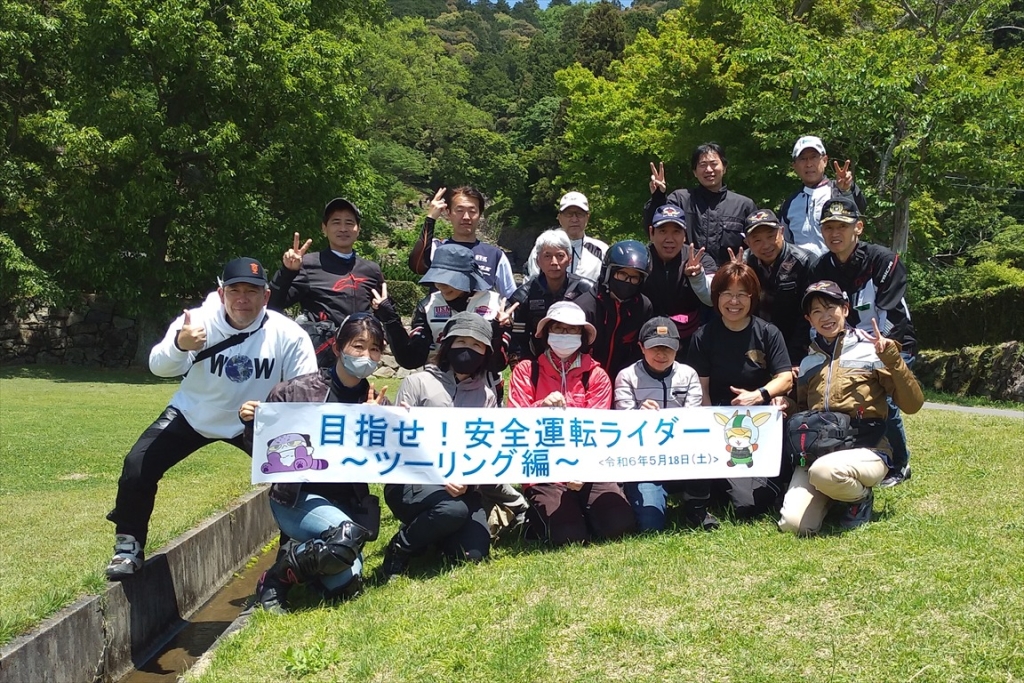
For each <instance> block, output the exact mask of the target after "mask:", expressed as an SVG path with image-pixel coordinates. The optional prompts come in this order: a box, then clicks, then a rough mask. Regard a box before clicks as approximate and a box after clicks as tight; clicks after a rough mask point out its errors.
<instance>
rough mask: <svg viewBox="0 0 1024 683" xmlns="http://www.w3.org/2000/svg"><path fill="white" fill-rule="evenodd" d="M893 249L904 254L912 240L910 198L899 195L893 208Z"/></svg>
mask: <svg viewBox="0 0 1024 683" xmlns="http://www.w3.org/2000/svg"><path fill="white" fill-rule="evenodd" d="M892 218H893V221H892V222H893V230H892V250H893V251H895V252H896V253H897V254H901V255H902V254H904V253H905V252H906V251H907V245H908V243H909V241H910V198H909V197H905V196H902V195H901V196H899V197H898V198H897V199H896V208H895V209H894V210H893V215H892Z"/></svg>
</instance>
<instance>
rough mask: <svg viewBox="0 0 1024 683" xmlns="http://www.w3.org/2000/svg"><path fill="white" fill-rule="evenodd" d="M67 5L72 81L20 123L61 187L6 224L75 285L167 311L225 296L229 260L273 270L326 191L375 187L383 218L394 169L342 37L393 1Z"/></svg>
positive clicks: (310, 223)
mask: <svg viewBox="0 0 1024 683" xmlns="http://www.w3.org/2000/svg"><path fill="white" fill-rule="evenodd" d="M62 9H63V10H64V12H66V13H67V16H68V17H69V19H68V23H69V24H71V23H72V22H73V24H74V26H73V30H70V31H69V33H68V34H67V35H66V36H65V39H66V40H67V43H66V44H67V53H66V58H65V59H64V61H63V63H62V64H61V65H60V66H61V74H62V75H63V76H64V77H65V78H66V83H65V85H64V87H63V88H62V89H61V92H60V93H59V94H60V98H59V99H57V98H54V100H53V101H52V103H50V105H49V106H48V107H42V108H39V110H37V111H36V112H34V113H32V114H31V115H28V116H24V117H22V118H21V119H20V121H19V126H18V128H17V130H16V132H15V138H16V140H17V141H18V144H20V145H23V146H34V148H35V150H36V156H37V160H36V161H35V163H36V164H38V166H39V167H41V168H44V169H45V171H44V174H45V176H46V182H45V183H38V184H37V185H36V186H35V187H26V188H24V190H23V191H22V194H21V196H20V197H19V198H18V200H19V204H18V205H15V206H12V207H11V208H10V210H8V211H7V212H6V213H7V215H5V230H6V229H7V225H11V229H10V232H9V234H10V236H11V237H12V238H13V239H14V241H15V243H17V244H18V245H19V246H20V247H21V249H22V250H23V252H24V255H25V257H26V258H27V259H28V260H29V261H31V262H32V263H34V264H36V265H39V266H43V265H44V264H45V266H44V267H45V268H46V270H47V271H48V272H49V273H51V275H52V276H53V277H54V279H55V280H57V281H59V282H60V283H61V287H62V288H63V289H65V290H79V291H99V292H103V293H105V294H108V295H111V296H112V297H114V298H115V299H117V300H120V301H123V302H125V303H127V304H129V305H130V306H131V307H133V308H135V309H136V310H152V309H154V308H159V307H160V305H161V304H162V302H163V301H164V298H165V297H166V296H178V295H183V294H198V293H201V292H203V291H208V290H209V289H210V288H212V287H213V285H214V284H215V280H214V276H215V274H216V273H217V272H218V269H219V267H220V265H222V264H223V262H224V261H225V260H227V259H228V258H230V257H233V256H237V255H240V254H250V255H255V256H260V257H263V258H265V259H268V265H271V266H272V264H273V260H269V259H274V256H276V254H277V252H279V251H280V250H281V249H282V246H281V245H283V244H285V243H286V241H287V237H288V236H289V235H290V234H291V232H292V231H296V230H297V231H299V232H302V233H303V234H310V233H311V232H312V231H313V230H315V227H316V226H317V225H318V222H319V221H318V219H317V207H318V206H322V204H323V201H324V198H325V197H330V196H334V195H338V194H348V195H350V196H353V197H358V199H359V201H360V203H361V204H363V205H364V206H367V207H369V208H371V209H372V210H371V211H369V212H368V213H369V215H371V216H374V215H376V216H379V215H381V213H382V210H383V206H384V195H383V192H382V189H383V188H382V186H381V182H380V178H379V176H378V175H377V174H376V173H374V171H373V170H372V169H371V168H370V167H369V165H368V164H367V161H366V158H365V154H363V143H362V142H360V141H359V140H358V139H357V138H356V137H355V135H354V134H353V131H354V130H355V129H356V128H357V126H358V124H359V122H360V121H361V119H362V117H363V113H362V111H361V99H362V98H361V93H360V89H359V87H358V84H357V83H356V82H355V80H354V78H353V73H354V72H355V69H354V63H355V62H354V60H355V56H356V54H357V48H358V45H357V44H356V43H354V42H353V41H351V40H347V39H344V38H341V37H339V36H340V33H341V31H340V27H341V26H342V25H344V26H347V27H353V26H360V25H366V23H367V22H368V21H369V20H371V19H373V18H374V17H377V16H378V14H377V13H378V12H379V9H380V8H379V7H378V8H376V9H375V6H374V5H373V4H372V3H370V4H367V3H355V2H353V3H339V2H333V3H328V4H327V5H324V6H310V5H308V4H307V3H303V2H269V1H266V0H254V1H250V2H246V3H243V4H241V5H238V6H235V5H223V4H219V3H202V2H201V3H196V2H192V1H191V0H188V1H185V0H181V1H178V0H168V1H164V0H79V1H77V2H68V3H67V4H65V5H63V6H62ZM8 135H9V136H10V129H9V132H8ZM21 207H31V211H28V210H25V209H23V208H21ZM8 221H10V222H8ZM33 237H37V238H41V239H33ZM274 260H276V259H274Z"/></svg>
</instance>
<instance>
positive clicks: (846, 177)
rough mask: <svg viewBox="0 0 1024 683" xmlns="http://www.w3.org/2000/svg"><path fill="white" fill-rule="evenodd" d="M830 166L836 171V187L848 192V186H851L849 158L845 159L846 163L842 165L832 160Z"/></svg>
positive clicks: (851, 173) (851, 177)
mask: <svg viewBox="0 0 1024 683" xmlns="http://www.w3.org/2000/svg"><path fill="white" fill-rule="evenodd" d="M832 167H833V168H834V169H835V171H836V187H838V188H839V189H840V190H842V191H843V192H849V191H850V188H851V187H853V171H851V170H850V160H849V159H847V160H846V163H845V164H843V165H842V166H840V165H839V162H838V161H833V162H832Z"/></svg>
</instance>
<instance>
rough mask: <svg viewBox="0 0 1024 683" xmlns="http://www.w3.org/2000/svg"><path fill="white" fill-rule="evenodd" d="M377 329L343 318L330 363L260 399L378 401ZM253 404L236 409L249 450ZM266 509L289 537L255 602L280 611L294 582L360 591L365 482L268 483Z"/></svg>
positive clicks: (360, 316)
mask: <svg viewBox="0 0 1024 683" xmlns="http://www.w3.org/2000/svg"><path fill="white" fill-rule="evenodd" d="M383 350H384V329H383V328H382V327H381V324H380V322H378V321H377V320H376V319H375V318H373V317H372V316H371V315H370V314H369V313H356V314H354V315H350V316H349V317H348V318H346V319H345V320H344V321H343V322H342V325H341V327H340V328H338V333H337V336H336V337H335V340H334V349H333V351H334V353H335V355H336V357H337V359H338V360H337V362H336V364H335V365H334V367H331V368H322V369H321V370H319V371H318V372H314V373H310V374H308V375H302V376H301V377H296V378H294V379H291V380H288V381H287V382H282V383H281V384H278V385H277V386H275V387H274V388H273V389H272V390H271V392H270V394H269V395H268V396H267V399H266V402H267V403H374V404H377V405H385V404H386V400H385V398H384V394H385V393H386V391H387V387H385V388H384V389H381V391H380V393H376V392H375V391H374V388H373V385H371V384H370V383H369V382H368V381H367V378H368V377H369V376H370V375H372V374H373V372H374V371H375V370H376V369H377V366H378V365H379V364H380V356H381V353H382V352H383ZM258 405H259V401H249V402H247V403H245V405H243V406H242V408H241V410H240V411H239V417H240V418H241V420H242V421H243V422H244V423H245V440H246V445H247V446H248V447H249V448H250V449H251V448H252V438H253V418H254V417H255V411H256V406H258ZM270 510H271V512H273V514H274V519H275V520H276V521H277V524H278V526H280V527H281V532H282V533H283V534H285V535H286V536H287V538H288V539H289V540H288V541H287V542H286V543H285V544H284V546H283V547H282V548H281V552H280V553H279V554H278V559H277V562H275V563H274V566H272V567H271V568H270V569H268V570H267V571H265V572H263V575H262V576H261V577H260V580H259V583H257V584H256V598H255V602H256V604H257V605H259V606H261V607H263V609H265V610H267V611H270V612H276V613H280V612H284V611H285V604H286V599H287V595H288V590H289V589H290V588H291V586H292V585H293V584H296V583H305V582H307V581H309V582H314V583H315V584H316V585H317V587H318V588H320V589H321V592H322V593H323V595H324V597H325V598H327V599H333V598H337V597H353V596H355V595H357V594H358V593H359V591H360V590H361V588H362V585H363V584H362V567H363V557H362V550H363V545H364V544H365V543H366V542H367V541H368V540H372V538H376V536H377V533H378V530H379V528H380V505H379V502H378V501H377V499H376V497H373V496H370V489H369V487H368V486H367V485H366V484H347V483H338V484H333V483H318V482H314V483H306V484H300V483H294V484H292V483H289V484H274V485H273V486H271V487H270Z"/></svg>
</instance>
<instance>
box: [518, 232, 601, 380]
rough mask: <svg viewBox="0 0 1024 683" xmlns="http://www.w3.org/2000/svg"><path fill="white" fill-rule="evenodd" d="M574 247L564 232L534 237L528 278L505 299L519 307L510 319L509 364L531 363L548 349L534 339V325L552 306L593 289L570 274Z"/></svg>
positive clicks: (535, 326) (573, 299)
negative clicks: (524, 361) (535, 238)
mask: <svg viewBox="0 0 1024 683" xmlns="http://www.w3.org/2000/svg"><path fill="white" fill-rule="evenodd" d="M573 248H574V247H573V246H572V242H571V241H570V239H569V236H568V235H567V234H566V233H565V231H564V230H546V231H544V232H542V233H541V234H540V235H539V236H538V237H537V241H536V242H535V243H534V245H533V251H532V252H531V253H530V260H531V263H529V264H528V265H529V271H530V275H531V277H530V279H529V280H527V281H526V282H524V283H523V284H521V285H520V286H519V288H518V289H516V291H515V293H514V294H512V296H511V297H509V300H508V304H509V306H510V307H511V306H512V305H515V304H518V305H517V306H516V309H515V313H514V314H513V318H512V339H511V343H510V344H509V363H510V364H512V365H514V364H515V363H518V362H519V361H521V360H534V359H535V358H537V357H538V356H539V355H540V354H542V353H543V352H544V350H545V349H546V348H547V346H546V345H545V344H544V341H543V340H542V339H538V338H537V336H536V332H537V324H538V323H540V321H541V320H543V319H544V317H545V316H546V315H547V312H548V309H549V308H551V306H552V305H553V304H555V303H557V302H559V301H575V300H576V299H577V298H578V297H579V296H580V295H581V294H583V293H584V292H589V291H590V289H591V288H592V287H593V286H594V283H593V282H591V281H590V280H588V279H587V278H584V277H581V276H580V275H577V274H576V273H571V272H569V263H570V262H571V260H572V257H571V256H570V253H571V252H572V250H573ZM583 251H587V250H586V249H583ZM589 253H590V252H587V254H588V255H589ZM535 272H536V275H534V273H535Z"/></svg>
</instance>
